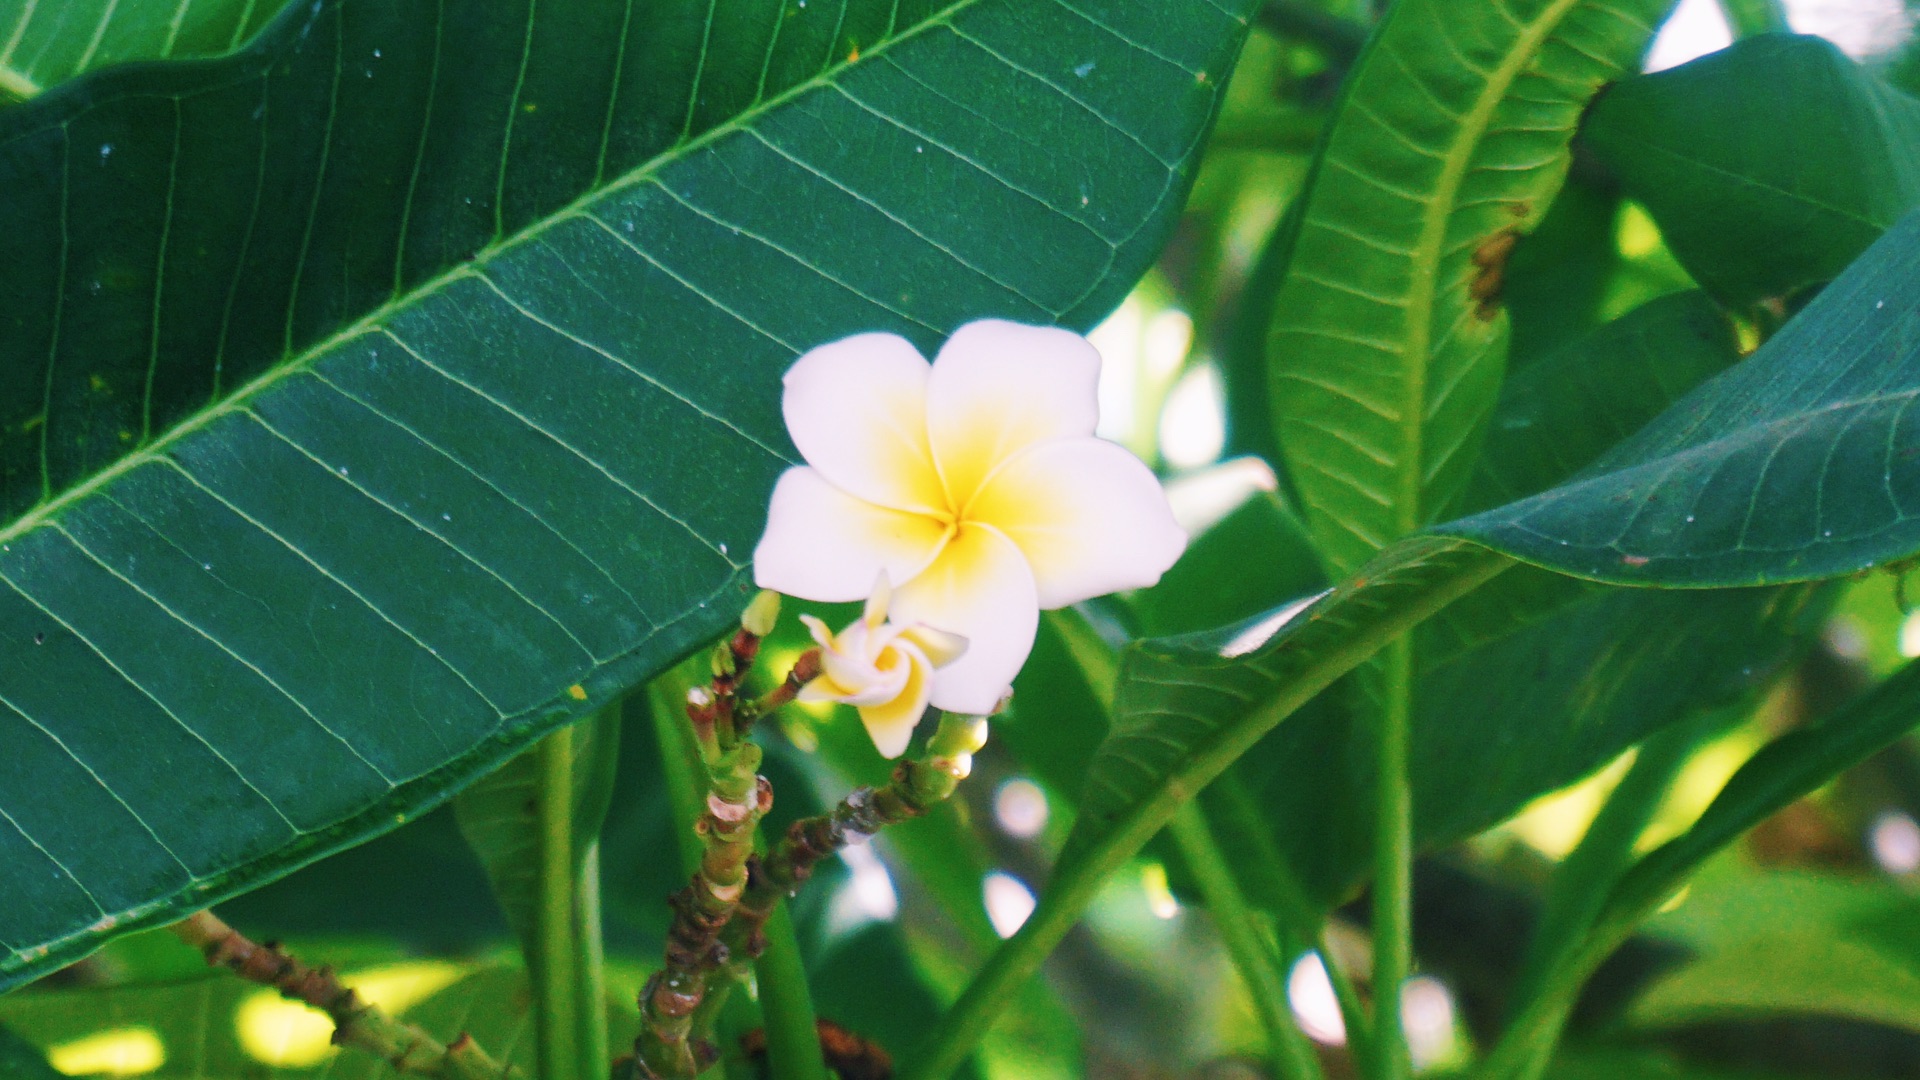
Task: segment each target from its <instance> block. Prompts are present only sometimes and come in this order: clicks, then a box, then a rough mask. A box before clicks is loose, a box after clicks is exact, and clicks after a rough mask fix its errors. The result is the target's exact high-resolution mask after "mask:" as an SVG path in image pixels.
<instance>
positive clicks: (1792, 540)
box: [1440, 213, 1920, 586]
mask: <svg viewBox="0 0 1920 1080" xmlns="http://www.w3.org/2000/svg"><path fill="white" fill-rule="evenodd" d="M1917 393H1920V213H1916V214H1910V215H1908V216H1907V217H1906V218H1905V219H1903V220H1902V221H1901V222H1900V223H1899V224H1898V225H1896V226H1895V227H1894V228H1893V229H1891V230H1890V231H1889V232H1888V233H1887V234H1886V236H1884V237H1882V238H1881V239H1880V240H1879V241H1878V242H1877V243H1876V244H1875V245H1874V246H1873V247H1872V248H1871V249H1870V250H1869V251H1868V252H1867V253H1866V254H1865V255H1864V256H1862V257H1861V258H1860V259H1859V260H1858V261H1857V262H1856V263H1855V264H1854V265H1853V266H1852V267H1849V268H1848V270H1847V272H1846V273H1845V274H1843V275H1842V276H1841V277H1840V279H1839V280H1837V281H1835V282H1834V283H1833V284H1832V285H1830V286H1828V287H1827V288H1826V289H1825V290H1824V291H1822V292H1821V294H1820V295H1819V297H1818V298H1816V299H1815V300H1814V301H1813V303H1812V304H1810V305H1808V306H1807V308H1806V309H1805V310H1803V311H1802V312H1801V313H1800V314H1799V315H1798V316H1796V317H1795V318H1794V319H1793V320H1792V321H1790V322H1789V323H1788V324H1787V325H1786V326H1785V327H1784V328H1783V329H1782V330H1781V331H1780V333H1778V334H1777V335H1775V336H1774V337H1773V338H1772V339H1770V340H1769V341H1768V342H1767V343H1766V344H1765V345H1763V346H1761V348H1760V349H1759V350H1758V351H1757V352H1755V353H1754V354H1753V355H1752V356H1751V357H1749V358H1748V359H1747V360H1745V361H1744V362H1742V363H1741V364H1739V365H1737V366H1735V367H1734V368H1732V369H1731V370H1729V371H1727V372H1725V373H1723V374H1721V375H1720V376H1718V377H1716V378H1714V379H1712V380H1710V381H1709V382H1707V383H1705V384H1704V385H1702V386H1700V387H1698V388H1697V389H1695V390H1694V391H1693V392H1692V393H1690V394H1688V395H1687V396H1686V397H1684V398H1682V399H1681V400H1680V401H1679V402H1678V403H1676V404H1675V405H1674V406H1673V408H1671V409H1669V410H1667V411H1666V412H1665V413H1663V414H1662V415H1661V416H1660V417H1659V419H1657V420H1655V421H1654V422H1653V423H1651V424H1649V425H1648V426H1647V427H1646V428H1644V429H1642V430H1641V431H1640V432H1639V433H1638V434H1636V435H1635V436H1634V437H1633V438H1631V439H1628V440H1626V441H1625V442H1623V443H1621V444H1620V445H1619V446H1617V447H1615V448H1614V449H1613V450H1611V451H1609V452H1608V453H1607V454H1606V455H1605V456H1604V457H1603V458H1601V459H1600V460H1599V461H1597V462H1595V463H1594V465H1593V466H1591V467H1590V468H1589V469H1588V470H1587V471H1586V472H1585V473H1583V474H1582V475H1581V476H1580V477H1578V478H1576V479H1575V480H1574V481H1572V482H1569V483H1567V484H1563V485H1561V486H1560V487H1557V488H1554V489H1553V490H1551V491H1548V492H1545V493H1543V494H1540V495H1536V496H1533V497H1531V498H1528V499H1523V500H1520V501H1519V502H1516V503H1512V504H1509V505H1507V506H1504V507H1500V508H1498V509H1495V510H1490V511H1488V512H1486V513H1483V514H1479V515H1477V516H1474V517H1470V518H1466V519H1464V520H1462V521H1458V522H1455V523H1453V524H1451V525H1447V526H1444V527H1442V529H1441V530H1440V531H1442V532H1446V533H1449V534H1453V535H1458V536H1463V537H1471V538H1475V539H1478V540H1481V541H1483V542H1485V543H1488V544H1491V545H1492V546H1494V547H1496V548H1499V549H1501V550H1503V551H1506V552H1508V553H1510V554H1513V555H1515V556H1518V557H1520V558H1522V559H1526V560H1527V561H1529V562H1533V563H1537V564H1539V565H1542V566H1546V567H1550V568H1552V569H1555V570H1559V571H1562V572H1564V573H1569V574H1576V575H1580V576H1583V577H1591V578H1594V579H1597V580H1601V581H1615V582H1621V583H1627V584H1647V585H1670V586H1714V585H1749V584H1757V583H1762V582H1779V581H1798V580H1808V579H1814V578H1821V577H1834V576H1838V575H1842V574H1848V573H1852V572H1854V571H1857V570H1860V569H1863V568H1865V567H1869V566H1873V565H1875V564H1878V563H1884V562H1888V561H1892V560H1895V559H1900V558H1904V557H1906V556H1908V555H1910V554H1912V553H1913V552H1914V551H1915V550H1916V549H1920V426H1916V425H1915V424H1914V423H1913V421H1912V418H1911V417H1910V416H1909V415H1908V406H1909V405H1910V404H1911V402H1912V401H1913V400H1914V397H1915V395H1916V394H1917Z"/></svg>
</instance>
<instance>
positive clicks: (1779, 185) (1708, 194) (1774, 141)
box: [1581, 34, 1920, 305]
mask: <svg viewBox="0 0 1920 1080" xmlns="http://www.w3.org/2000/svg"><path fill="white" fill-rule="evenodd" d="M1581 136H1582V138H1583V140H1585V142H1586V143H1587V144H1589V145H1590V146H1591V147H1592V148H1593V150H1594V152H1595V154H1596V156H1597V157H1598V158H1599V159H1600V161H1601V162H1602V163H1603V164H1605V165H1606V166H1607V167H1608V168H1609V169H1611V170H1612V171H1613V172H1614V173H1615V174H1616V175H1617V176H1619V178H1620V180H1621V182H1622V184H1623V185H1624V186H1625V188H1626V192H1627V194H1628V195H1630V196H1631V197H1633V198H1635V199H1638V200H1640V201H1641V202H1642V203H1644V204H1646V206H1647V208H1648V210H1650V211H1651V212H1652V213H1653V216H1654V218H1655V219H1656V220H1657V221H1659V223H1660V228H1661V231H1662V233H1664V235H1665V237H1666V240H1667V243H1668V245H1669V246H1671V247H1672V249H1673V253H1674V255H1675V256H1676V257H1678V258H1679V260H1680V262H1681V264H1682V265H1683V266H1685V267H1686V268H1687V270H1688V272H1690V273H1691V274H1693V276H1694V279H1695V280H1697V281H1699V282H1700V284H1701V285H1702V286H1704V287H1706V288H1707V289H1708V290H1710V291H1712V292H1713V293H1714V294H1715V295H1716V296H1719V297H1720V298H1721V299H1722V300H1725V301H1726V302H1728V303H1731V304H1735V305H1747V304H1753V303H1756V302H1758V301H1761V300H1765V299H1769V298H1787V297H1791V296H1792V295H1793V294H1794V293H1797V292H1799V291H1800V290H1803V289H1805V288H1807V287H1809V286H1813V285H1818V284H1821V283H1822V282H1826V281H1829V280H1831V279H1832V278H1833V277H1834V275H1836V274H1838V273H1839V272H1840V271H1841V270H1842V269H1844V268H1845V267H1846V265H1847V264H1848V263H1849V262H1852V261H1853V259H1854V257H1855V256H1857V255H1859V254H1860V253H1861V252H1862V251H1865V250H1866V248H1867V245H1868V244H1871V243H1873V241H1874V240H1875V239H1876V238H1877V237H1879V235H1880V234H1881V233H1882V232H1884V231H1885V230H1886V228H1887V227H1888V226H1889V225H1892V224H1893V223H1894V222H1895V221H1896V220H1898V219H1899V217H1900V215H1901V214H1903V213H1905V212H1906V211H1908V210H1910V209H1912V208H1914V207H1915V206H1920V100H1917V99H1915V98H1913V97H1910V96H1908V95H1907V94H1904V93H1902V92H1901V91H1899V90H1896V89H1894V88H1893V87H1892V86H1889V85H1887V84H1886V83H1885V82H1883V81H1881V80H1880V79H1879V78H1878V77H1877V76H1875V75H1873V74H1872V73H1870V72H1868V71H1867V70H1866V69H1865V68H1863V67H1861V66H1860V65H1859V64H1856V63H1854V62H1853V61H1852V60H1849V59H1847V57H1846V56H1845V55H1844V54H1842V53H1841V52H1840V50H1839V49H1837V48H1835V47H1834V46H1833V45H1832V44H1831V43H1830V42H1827V41H1825V40H1824V39H1821V38H1816V37H1795V36H1792V35H1786V34H1768V35H1762V36H1760V37H1753V38H1747V39H1745V40H1742V41H1740V42H1738V43H1736V44H1735V45H1733V46H1732V47H1731V48H1728V49H1723V50H1721V51H1720V52H1717V53H1713V54H1711V55H1709V56H1705V57H1702V58H1700V59H1699V60H1695V61H1694V62H1692V63H1690V64H1684V65H1682V66H1680V67H1677V68H1673V69H1670V70H1668V71H1662V72H1659V73H1657V74H1653V75H1643V76H1640V77H1638V78H1633V79H1628V80H1626V81H1625V82H1622V83H1621V84H1620V85H1618V86H1615V87H1614V88H1612V89H1611V90H1609V91H1608V92H1607V93H1606V94H1605V95H1604V96H1603V97H1601V98H1600V100H1599V101H1597V102H1595V103H1594V107H1593V112H1592V115H1591V116H1590V117H1589V118H1588V121H1587V124H1586V126H1585V127H1584V128H1583V129H1582V132H1581Z"/></svg>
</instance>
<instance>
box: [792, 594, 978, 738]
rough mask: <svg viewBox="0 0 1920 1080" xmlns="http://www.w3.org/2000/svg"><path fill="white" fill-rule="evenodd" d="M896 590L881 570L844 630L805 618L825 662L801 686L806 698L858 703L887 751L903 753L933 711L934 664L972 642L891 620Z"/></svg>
mask: <svg viewBox="0 0 1920 1080" xmlns="http://www.w3.org/2000/svg"><path fill="white" fill-rule="evenodd" d="M892 593H893V590H892V588H891V587H889V586H888V584H887V579H886V577H885V575H882V576H881V578H880V581H879V584H877V585H875V586H874V590H873V595H872V596H869V597H868V598H867V609H866V611H865V613H864V614H862V615H861V617H860V618H859V619H857V620H855V621H854V623H853V625H852V626H849V627H847V628H846V629H845V630H842V631H840V633H838V634H835V633H833V632H832V631H830V630H828V629H827V624H826V623H823V622H821V621H820V620H819V619H816V618H814V617H813V616H811V615H802V616H800V620H801V621H802V622H804V623H806V624H807V629H808V630H809V631H811V632H812V634H813V640H814V641H816V642H818V643H819V645H820V666H821V671H820V677H819V678H817V679H814V680H813V681H812V682H809V683H808V684H807V685H805V686H803V687H801V688H800V700H801V701H838V702H841V703H842V704H846V705H852V706H855V707H856V708H858V709H859V710H860V722H861V723H863V724H865V725H866V726H867V734H868V735H870V736H872V738H873V745H874V746H875V747H877V748H879V750H880V754H881V756H883V757H889V758H896V757H899V756H900V754H901V752H902V751H904V750H906V748H907V743H908V741H909V740H911V739H912V738H913V728H914V725H915V724H918V723H919V722H920V716H921V714H923V713H925V712H926V711H927V704H928V701H929V700H930V697H931V694H932V689H933V673H934V669H936V668H941V667H945V666H946V665H948V664H951V663H952V662H953V661H954V660H956V659H958V658H959V656H960V654H961V653H963V652H965V651H966V649H967V643H966V640H965V639H964V638H959V637H956V636H954V635H952V634H948V633H943V632H941V631H939V630H935V629H933V628H932V627H928V626H921V625H919V624H917V623H915V624H910V625H906V626H900V625H897V624H894V623H889V622H888V621H887V606H888V604H889V603H890V601H891V599H892Z"/></svg>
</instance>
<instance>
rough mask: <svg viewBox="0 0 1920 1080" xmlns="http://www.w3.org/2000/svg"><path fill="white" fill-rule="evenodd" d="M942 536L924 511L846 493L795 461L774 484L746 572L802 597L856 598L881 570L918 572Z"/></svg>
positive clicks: (897, 574)
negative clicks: (750, 569) (892, 507)
mask: <svg viewBox="0 0 1920 1080" xmlns="http://www.w3.org/2000/svg"><path fill="white" fill-rule="evenodd" d="M945 537H946V528H945V526H943V525H941V524H940V523H939V522H937V521H935V520H933V519H932V518H929V517H925V516H923V515H920V514H908V513H904V512H902V511H899V510H889V509H887V508H885V507H882V506H875V505H874V504H872V503H870V502H866V501H864V500H862V499H857V498H854V497H853V496H852V495H849V494H847V493H846V492H844V491H841V490H840V489H839V488H837V487H834V486H833V485H832V484H830V483H828V482H827V481H826V479H825V478H823V477H822V476H821V475H820V474H819V473H818V472H816V471H814V470H813V469H809V468H807V467H805V466H800V467H797V468H792V469H788V470H787V471H786V472H785V473H782V474H781V476H780V482H779V483H778V484H775V485H774V488H773V501H772V505H771V506H769V507H768V509H767V531H766V533H765V534H764V535H762V536H761V537H760V546H759V547H757V548H755V549H754V551H753V580H754V582H755V584H757V585H759V586H760V587H761V588H763V589H772V590H774V591H775V592H783V593H786V594H787V595H789V596H797V597H800V598H801V599H803V600H819V601H822V602H829V603H834V602H840V601H845V600H864V599H866V598H867V595H868V590H870V589H872V588H873V579H874V577H875V576H877V575H878V574H880V573H881V572H882V571H885V572H886V574H887V576H888V577H890V578H892V579H893V580H894V581H905V580H906V579H907V578H910V577H912V576H913V575H915V574H917V573H919V572H920V570H921V568H922V567H924V566H926V565H927V563H928V562H929V561H931V560H932V559H933V557H934V556H935V555H936V554H937V553H938V552H939V550H940V545H941V542H942V541H943V540H944V538H945Z"/></svg>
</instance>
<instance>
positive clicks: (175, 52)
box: [0, 0, 283, 102]
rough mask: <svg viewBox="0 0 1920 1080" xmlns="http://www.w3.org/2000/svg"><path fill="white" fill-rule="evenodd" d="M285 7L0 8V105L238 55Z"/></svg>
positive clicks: (77, 0)
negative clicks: (130, 65)
mask: <svg viewBox="0 0 1920 1080" xmlns="http://www.w3.org/2000/svg"><path fill="white" fill-rule="evenodd" d="M282 2H283V0H62V2H61V3H56V4H45V3H41V2H40V0H0V102H5V101H6V100H8V99H9V98H12V99H21V98H30V97H33V96H35V95H37V94H39V93H40V92H42V91H43V90H46V89H48V88H50V87H52V86H53V85H55V84H56V83H60V82H64V81H66V80H67V79H70V78H72V77H74V76H75V75H78V74H80V73H82V72H85V71H91V70H93V69H94V68H97V67H105V66H107V65H108V64H119V63H125V62H127V61H129V60H178V59H184V58H186V57H189V56H212V55H215V54H217V53H223V52H227V51H228V50H230V49H233V48H236V47H238V46H239V44H240V43H241V42H243V41H245V40H246V39H247V38H248V37H249V36H251V35H252V34H254V33H255V32H257V31H258V30H259V29H260V28H261V27H262V26H265V25H266V23H267V21H268V20H269V19H271V18H273V16H274V13H275V12H277V11H279V10H280V6H281V3H282Z"/></svg>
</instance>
